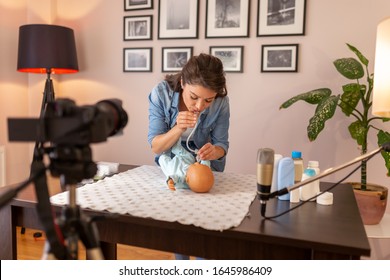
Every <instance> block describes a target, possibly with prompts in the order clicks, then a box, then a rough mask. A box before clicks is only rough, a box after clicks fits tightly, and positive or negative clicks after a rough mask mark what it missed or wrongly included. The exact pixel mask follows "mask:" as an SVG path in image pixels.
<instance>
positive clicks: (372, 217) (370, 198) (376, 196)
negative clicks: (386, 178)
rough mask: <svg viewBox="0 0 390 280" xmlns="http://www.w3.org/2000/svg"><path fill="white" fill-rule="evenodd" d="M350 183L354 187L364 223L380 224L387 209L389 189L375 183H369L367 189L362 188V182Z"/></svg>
mask: <svg viewBox="0 0 390 280" xmlns="http://www.w3.org/2000/svg"><path fill="white" fill-rule="evenodd" d="M349 184H351V185H352V187H353V191H354V194H355V198H356V202H357V205H358V208H359V212H360V216H361V217H362V220H363V224H365V225H376V224H379V223H380V221H381V220H382V218H383V215H384V214H385V211H386V205H387V196H388V189H387V188H386V187H383V186H379V185H375V184H367V189H366V190H362V189H361V184H360V183H355V182H352V183H349Z"/></svg>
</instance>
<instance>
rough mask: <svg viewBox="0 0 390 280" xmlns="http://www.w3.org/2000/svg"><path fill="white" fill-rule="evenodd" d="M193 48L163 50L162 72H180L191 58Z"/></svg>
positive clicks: (168, 48) (167, 48)
mask: <svg viewBox="0 0 390 280" xmlns="http://www.w3.org/2000/svg"><path fill="white" fill-rule="evenodd" d="M192 52H193V47H177V48H174V47H166V48H162V69H161V70H162V72H179V71H180V70H181V69H182V68H183V66H184V65H185V64H186V63H187V61H188V60H189V59H190V58H191V56H192Z"/></svg>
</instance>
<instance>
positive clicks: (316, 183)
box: [307, 160, 320, 194]
mask: <svg viewBox="0 0 390 280" xmlns="http://www.w3.org/2000/svg"><path fill="white" fill-rule="evenodd" d="M319 166H320V164H319V162H318V161H315V160H310V161H308V163H307V168H310V169H314V171H315V172H316V175H318V174H320V167H319ZM313 185H314V191H315V194H318V193H319V192H320V180H315V181H314V182H313Z"/></svg>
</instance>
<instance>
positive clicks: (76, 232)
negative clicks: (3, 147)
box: [42, 145, 104, 260]
mask: <svg viewBox="0 0 390 280" xmlns="http://www.w3.org/2000/svg"><path fill="white" fill-rule="evenodd" d="M50 150H51V152H50V153H49V156H50V158H51V163H50V171H51V173H52V174H53V175H54V176H57V175H59V174H60V181H61V186H65V187H66V189H67V190H68V192H69V203H68V205H67V206H65V207H63V209H62V213H61V216H60V217H59V218H58V219H57V225H58V228H57V231H58V229H59V230H60V234H59V237H60V238H61V239H62V240H63V241H62V242H63V245H62V246H61V247H62V248H61V247H60V248H61V250H62V251H63V252H58V248H53V246H54V247H58V245H57V242H56V241H54V242H53V240H52V241H51V242H50V239H49V242H47V243H46V246H45V249H44V253H43V256H42V259H59V258H60V259H62V258H64V259H72V260H75V259H77V258H78V244H79V240H81V241H82V243H83V245H84V247H85V249H86V252H87V259H91V260H102V259H104V258H103V253H102V252H101V249H100V245H99V236H98V230H97V227H96V224H95V218H91V217H88V216H86V215H84V213H83V212H82V211H81V209H80V206H79V205H77V203H76V188H77V183H78V182H80V181H81V180H82V179H85V178H90V177H92V176H93V175H94V174H95V173H96V170H97V168H96V164H95V163H94V162H93V161H92V160H91V158H92V153H91V148H90V147H89V146H88V145H85V146H60V147H54V148H53V147H52V148H50ZM64 155H66V156H64ZM91 175H92V176H91ZM47 233H48V232H47ZM57 235H58V233H57ZM56 252H57V254H56Z"/></svg>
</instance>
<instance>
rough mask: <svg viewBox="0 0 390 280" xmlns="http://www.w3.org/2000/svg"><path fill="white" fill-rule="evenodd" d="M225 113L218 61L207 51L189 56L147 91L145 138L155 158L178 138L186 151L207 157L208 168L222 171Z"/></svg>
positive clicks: (223, 81)
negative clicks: (147, 129)
mask: <svg viewBox="0 0 390 280" xmlns="http://www.w3.org/2000/svg"><path fill="white" fill-rule="evenodd" d="M229 117H230V109H229V100H228V97H227V90H226V79H225V73H224V71H223V65H222V62H221V61H220V60H219V59H218V58H216V57H214V56H211V55H208V54H200V55H199V56H193V57H192V58H191V59H190V60H189V61H188V62H187V63H186V64H185V65H184V67H183V69H182V71H181V72H179V73H177V74H174V75H167V76H166V78H165V80H164V81H162V82H161V83H159V84H158V85H157V86H156V87H155V88H153V90H152V92H151V93H150V95H149V133H148V141H149V144H150V145H151V148H152V151H153V152H154V153H155V154H156V162H157V163H158V158H159V155H161V154H162V153H166V152H169V151H170V149H171V148H172V147H173V146H174V145H175V144H176V142H177V141H178V140H179V139H181V142H182V145H183V147H185V148H186V149H187V150H188V151H190V152H193V151H196V150H197V155H196V156H197V157H198V160H210V161H211V169H212V170H213V171H219V172H222V171H223V170H224V168H225V163H226V154H227V152H228V149H229V140H228V136H229V133H228V131H229ZM197 122H199V123H198V124H197ZM196 124H197V125H196ZM195 125H196V129H195V131H194V133H193V135H191V136H192V137H191V139H189V141H188V147H187V143H186V142H187V138H188V136H190V134H191V131H192V130H193V129H194V128H195Z"/></svg>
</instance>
